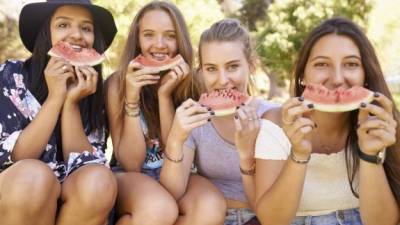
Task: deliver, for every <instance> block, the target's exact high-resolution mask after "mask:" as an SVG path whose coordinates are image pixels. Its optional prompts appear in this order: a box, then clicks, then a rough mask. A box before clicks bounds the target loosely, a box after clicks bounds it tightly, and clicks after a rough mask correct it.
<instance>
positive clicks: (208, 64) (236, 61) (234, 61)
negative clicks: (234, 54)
mask: <svg viewBox="0 0 400 225" xmlns="http://www.w3.org/2000/svg"><path fill="white" fill-rule="evenodd" d="M238 62H240V60H238V59H235V60H231V61H229V62H227V63H225V64H231V63H238ZM203 65H204V66H215V65H214V64H212V63H208V62H206V63H204V64H203Z"/></svg>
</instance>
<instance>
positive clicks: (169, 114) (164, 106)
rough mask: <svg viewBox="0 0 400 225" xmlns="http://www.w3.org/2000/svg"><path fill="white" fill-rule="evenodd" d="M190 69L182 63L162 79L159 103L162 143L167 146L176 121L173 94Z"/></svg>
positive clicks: (159, 89)
mask: <svg viewBox="0 0 400 225" xmlns="http://www.w3.org/2000/svg"><path fill="white" fill-rule="evenodd" d="M189 71H190V68H189V65H188V64H187V63H186V62H182V63H181V64H179V65H177V66H176V67H174V68H172V69H171V70H170V71H169V72H168V74H166V75H165V76H164V77H163V78H162V79H161V86H160V87H159V88H158V91H157V94H158V103H159V111H160V123H161V124H160V126H161V142H162V143H163V144H164V145H166V144H167V138H168V134H169V131H170V129H171V127H172V121H173V120H174V114H175V106H174V103H173V101H172V97H171V96H172V93H173V91H174V90H175V88H176V87H177V86H178V85H179V84H180V83H181V81H182V80H183V79H185V77H186V76H187V75H188V74H189Z"/></svg>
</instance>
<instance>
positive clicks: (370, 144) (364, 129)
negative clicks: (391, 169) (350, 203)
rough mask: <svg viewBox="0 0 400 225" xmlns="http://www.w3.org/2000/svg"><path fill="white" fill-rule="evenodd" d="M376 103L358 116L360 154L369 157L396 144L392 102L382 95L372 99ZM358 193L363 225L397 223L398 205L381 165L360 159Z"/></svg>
mask: <svg viewBox="0 0 400 225" xmlns="http://www.w3.org/2000/svg"><path fill="white" fill-rule="evenodd" d="M375 100H376V101H377V102H378V103H379V104H380V105H381V106H378V105H373V104H366V107H361V108H360V110H359V115H358V123H359V124H360V126H359V128H358V129H357V135H358V144H359V146H360V149H361V151H363V152H364V153H366V154H368V155H377V154H378V152H379V151H380V150H382V149H384V148H387V147H389V146H391V145H393V144H394V143H396V141H398V140H396V128H397V122H396V121H395V120H394V119H393V114H392V112H393V111H392V107H393V104H392V102H391V101H390V100H389V99H388V98H387V97H386V96H384V95H382V94H379V95H378V96H377V97H375ZM371 115H374V116H371ZM359 194H360V213H361V219H362V221H363V224H366V225H369V224H382V225H386V224H387V225H394V224H397V223H398V222H399V206H398V205H397V203H396V200H395V197H394V195H393V193H392V191H391V189H390V185H389V182H388V179H387V175H386V174H385V170H384V168H383V165H382V164H373V163H370V162H366V161H364V160H361V159H360V191H359Z"/></svg>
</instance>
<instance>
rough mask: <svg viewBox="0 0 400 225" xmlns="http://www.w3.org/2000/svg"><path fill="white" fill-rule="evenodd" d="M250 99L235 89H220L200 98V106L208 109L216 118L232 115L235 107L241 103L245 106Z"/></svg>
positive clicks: (204, 94)
mask: <svg viewBox="0 0 400 225" xmlns="http://www.w3.org/2000/svg"><path fill="white" fill-rule="evenodd" d="M250 101H251V97H249V96H248V95H246V94H243V93H241V92H239V91H237V90H235V89H220V90H215V91H213V92H211V93H203V94H202V95H201V96H200V100H199V102H200V104H202V105H204V106H206V107H210V108H211V109H212V110H213V111H214V112H215V115H216V116H226V115H231V114H234V113H235V111H236V107H237V106H240V105H241V104H242V103H244V104H247V103H248V102H250Z"/></svg>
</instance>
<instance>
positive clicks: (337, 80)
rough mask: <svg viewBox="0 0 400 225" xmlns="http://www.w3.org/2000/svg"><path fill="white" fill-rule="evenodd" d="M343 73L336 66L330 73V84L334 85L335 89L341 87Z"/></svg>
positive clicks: (339, 67)
mask: <svg viewBox="0 0 400 225" xmlns="http://www.w3.org/2000/svg"><path fill="white" fill-rule="evenodd" d="M343 72H344V71H342V68H341V66H336V67H335V69H334V70H333V71H332V75H331V78H332V83H333V84H334V85H335V87H339V86H341V85H342V84H343V83H344V81H345V79H344V74H343Z"/></svg>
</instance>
